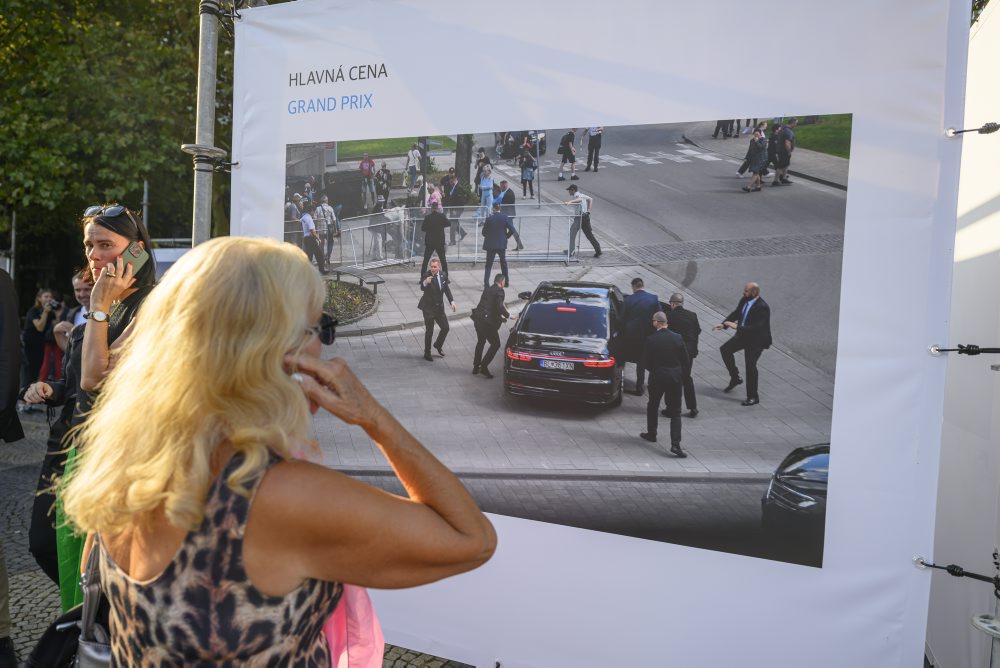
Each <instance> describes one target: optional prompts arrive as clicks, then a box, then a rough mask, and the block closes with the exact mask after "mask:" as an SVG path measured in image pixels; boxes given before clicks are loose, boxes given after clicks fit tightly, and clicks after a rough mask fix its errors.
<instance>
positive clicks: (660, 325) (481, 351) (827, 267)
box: [273, 110, 852, 567]
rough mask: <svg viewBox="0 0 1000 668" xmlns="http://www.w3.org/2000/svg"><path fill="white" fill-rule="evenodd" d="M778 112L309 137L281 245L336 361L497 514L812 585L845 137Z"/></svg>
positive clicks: (365, 459) (335, 425)
mask: <svg viewBox="0 0 1000 668" xmlns="http://www.w3.org/2000/svg"><path fill="white" fill-rule="evenodd" d="M778 111H782V110H776V115H775V116H772V117H767V118H753V117H750V118H745V117H744V118H731V119H722V120H704V121H692V122H688V123H671V124H660V125H633V126H607V127H605V126H589V127H584V126H581V127H576V128H546V129H508V128H502V129H501V128H498V129H496V130H495V131H493V132H486V133H480V134H471V135H437V136H422V137H389V138H372V139H366V140H353V141H338V138H337V137H336V136H335V135H333V134H331V135H330V136H324V137H317V138H316V139H317V142H315V143H308V144H291V145H288V146H287V147H286V156H285V184H284V185H285V202H284V216H283V220H282V222H281V224H280V226H279V223H278V221H277V220H275V221H274V227H273V229H274V230H275V234H276V235H283V237H284V239H285V241H287V242H289V243H293V244H296V245H298V246H300V247H301V248H302V249H303V250H304V251H305V252H306V254H307V255H308V256H309V258H310V260H311V261H312V262H313V263H314V264H315V265H316V267H317V270H318V271H319V272H321V273H322V274H323V275H324V276H326V278H327V293H328V297H327V311H328V312H330V313H331V314H332V315H333V316H334V317H335V318H337V320H338V321H339V323H340V326H339V327H338V330H337V339H336V342H335V343H334V344H333V345H332V346H330V347H328V348H327V349H326V351H325V353H326V355H327V356H330V357H333V356H340V357H343V358H344V359H345V360H346V361H347V362H348V363H349V364H350V365H351V367H352V368H353V369H354V371H355V372H356V373H357V374H358V375H359V377H360V378H361V379H362V380H363V381H364V382H365V383H366V384H367V385H368V387H369V388H370V389H371V391H372V392H373V394H374V395H375V396H376V397H377V398H378V399H379V400H380V401H381V402H382V403H383V404H384V405H385V406H386V407H387V408H388V409H389V410H390V411H392V413H393V414H394V415H395V416H396V417H397V418H398V419H399V420H400V421H401V422H402V424H404V425H405V426H406V427H407V428H408V429H410V430H411V431H412V432H413V433H414V435H416V436H417V438H419V439H420V440H421V441H422V442H423V443H424V444H426V445H427V446H428V448H430V450H431V451H433V452H434V454H435V455H436V456H437V457H438V458H440V459H441V460H442V461H443V462H444V463H445V464H446V465H447V466H448V467H449V468H451V469H452V470H454V471H456V472H457V473H458V474H459V476H460V477H461V478H462V480H463V481H464V482H465V484H466V485H467V486H468V487H469V488H470V490H471V491H472V493H473V494H474V495H475V497H476V499H477V500H478V502H479V503H480V505H481V507H482V508H483V509H484V510H485V511H487V512H491V513H497V514H502V515H509V516H514V517H520V518H526V519H531V520H538V521H542V522H551V523H556V524H561V525H567V526H573V527H579V528H583V529H589V530H594V531H601V532H609V533H613V534H620V535H626V536H633V537H637V538H644V539H648V540H656V541H662V542H667V543H675V544H679V545H685V546H691V547H697V548H702V549H709V550H718V551H723V552H729V553H734V554H740V555H746V556H751V557H758V558H765V559H773V560H779V561H784V562H789V563H795V564H802V565H806V566H812V567H821V566H822V564H823V544H824V534H825V517H826V498H827V470H828V460H829V457H830V431H831V419H832V411H833V393H834V374H835V370H836V369H835V366H836V358H837V331H838V324H839V311H840V282H841V265H842V253H843V234H844V217H845V210H846V203H847V196H848V192H847V175H848V171H849V170H848V164H849V159H850V145H851V127H852V116H851V115H850V114H828V115H820V116H800V117H793V116H791V115H777V112H778ZM314 419H315V424H314V426H315V434H316V437H317V439H318V441H319V443H320V445H321V447H322V449H323V453H324V463H325V464H326V465H328V466H330V467H333V468H336V469H338V470H341V471H343V472H345V473H347V474H348V475H351V476H354V477H357V478H358V479H361V480H365V481H367V482H371V483H374V484H378V485H381V486H383V487H385V488H386V489H388V490H390V491H393V492H395V493H403V490H402V488H401V487H399V486H398V484H397V483H396V482H395V478H394V477H392V476H391V470H390V469H389V468H388V466H387V464H386V462H385V460H384V458H383V457H382V455H381V453H380V452H379V449H378V447H377V446H376V445H375V444H374V443H372V442H371V441H370V440H369V439H368V438H367V437H364V436H363V434H362V433H361V432H359V431H358V430H356V429H353V428H350V427H348V426H346V425H344V424H342V423H341V422H340V421H339V420H337V419H336V418H334V417H332V416H330V415H325V414H323V415H320V416H317V417H316V418H314Z"/></svg>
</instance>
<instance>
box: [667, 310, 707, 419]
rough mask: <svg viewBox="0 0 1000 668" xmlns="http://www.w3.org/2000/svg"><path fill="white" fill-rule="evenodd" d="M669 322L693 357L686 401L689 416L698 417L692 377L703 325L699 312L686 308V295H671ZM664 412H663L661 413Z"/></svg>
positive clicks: (687, 379) (686, 377) (686, 387)
mask: <svg viewBox="0 0 1000 668" xmlns="http://www.w3.org/2000/svg"><path fill="white" fill-rule="evenodd" d="M667 322H668V323H669V324H670V330H671V331H672V332H676V333H677V334H680V335H681V338H682V339H684V347H685V348H687V352H688V357H689V358H690V359H691V367H690V368H689V369H688V373H687V375H685V376H684V403H685V404H686V405H687V409H688V412H687V416H688V417H692V418H693V417H698V399H697V397H695V395H694V380H693V379H692V378H691V371H692V369H693V367H694V358H695V357H697V356H698V335H699V334H701V325H700V324H698V316H697V314H695V313H692V312H691V311H688V310H687V309H686V308H684V295H682V294H681V293H679V292H675V293H674V294H672V295H670V310H669V311H667ZM664 411H666V409H664ZM664 414H665V413H661V415H664Z"/></svg>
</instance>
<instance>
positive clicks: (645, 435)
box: [639, 432, 656, 443]
mask: <svg viewBox="0 0 1000 668" xmlns="http://www.w3.org/2000/svg"><path fill="white" fill-rule="evenodd" d="M639 438H641V439H642V440H644V441H649V442H650V443H656V434H648V433H646V432H642V433H641V434H639Z"/></svg>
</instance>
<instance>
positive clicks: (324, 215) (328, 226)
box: [316, 195, 340, 262]
mask: <svg viewBox="0 0 1000 668" xmlns="http://www.w3.org/2000/svg"><path fill="white" fill-rule="evenodd" d="M316 227H317V228H318V230H319V233H320V238H322V239H326V261H327V262H330V253H331V252H332V251H333V240H334V237H339V236H340V221H339V220H338V219H337V212H336V211H335V210H334V208H333V207H332V206H330V198H329V197H328V196H326V195H323V197H322V198H320V205H319V206H317V207H316ZM321 247H322V246H321Z"/></svg>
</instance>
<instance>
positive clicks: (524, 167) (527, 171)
mask: <svg viewBox="0 0 1000 668" xmlns="http://www.w3.org/2000/svg"><path fill="white" fill-rule="evenodd" d="M518 166H520V167H521V197H525V198H528V199H535V168H536V167H537V163H536V162H535V158H534V156H532V155H531V149H530V148H526V149H524V150H522V151H521V157H520V158H518ZM528 190H531V195H530V196H529V195H528Z"/></svg>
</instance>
